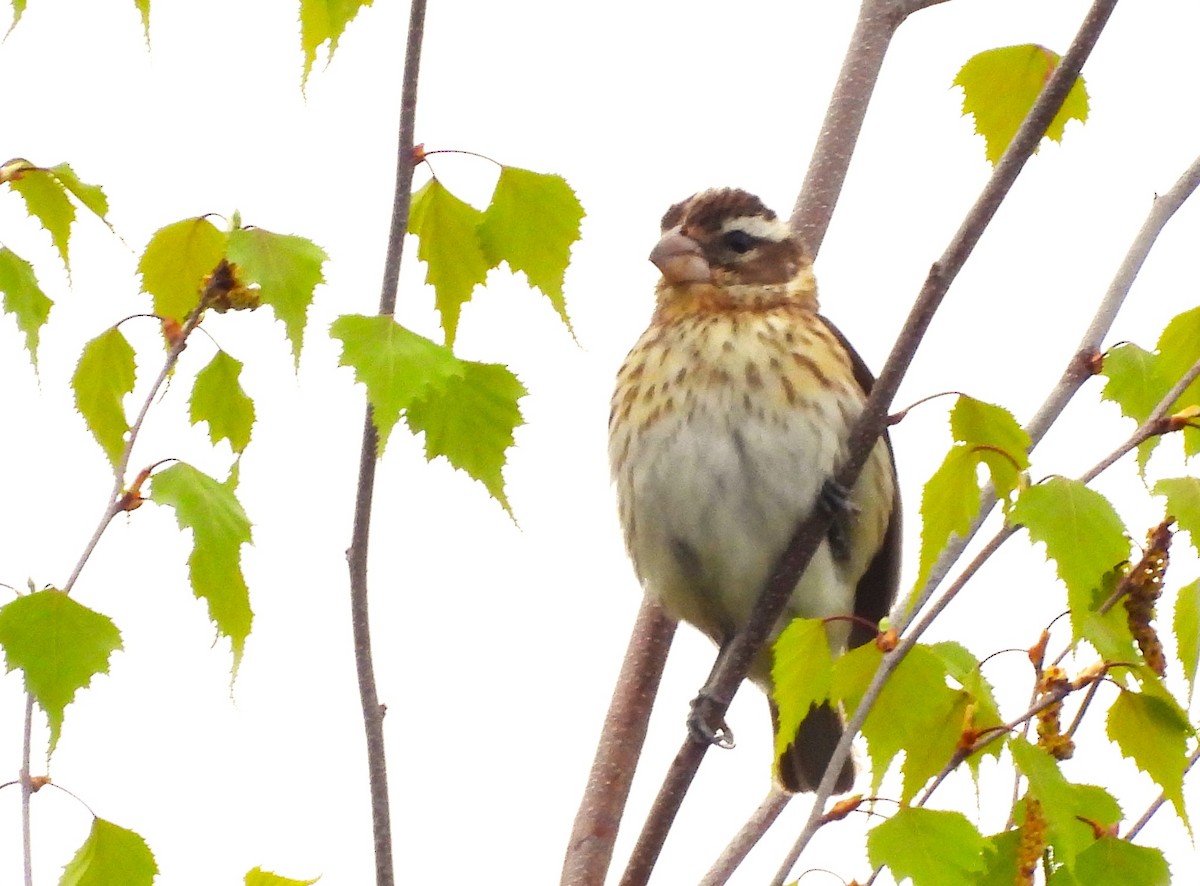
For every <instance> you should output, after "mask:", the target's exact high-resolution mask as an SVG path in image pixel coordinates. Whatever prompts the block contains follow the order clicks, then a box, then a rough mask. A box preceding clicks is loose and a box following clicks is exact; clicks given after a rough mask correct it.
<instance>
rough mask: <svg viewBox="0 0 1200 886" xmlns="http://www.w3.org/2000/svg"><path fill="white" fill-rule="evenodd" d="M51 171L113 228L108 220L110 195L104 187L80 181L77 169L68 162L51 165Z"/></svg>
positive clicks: (92, 211) (76, 196)
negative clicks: (105, 192) (107, 195)
mask: <svg viewBox="0 0 1200 886" xmlns="http://www.w3.org/2000/svg"><path fill="white" fill-rule="evenodd" d="M49 172H50V174H51V175H53V176H54V177H55V178H56V179H58V181H59V182H60V183H61V184H62V186H63V187H64V188H66V189H67V190H68V191H69V192H70V193H71V194H72V195H73V196H74V197H75V199H76V200H78V201H79V202H80V203H81V204H83V206H84V208H85V209H88V210H89V211H91V213H92V214H93V215H95V216H96V217H97V218H98V219H100V221H102V222H104V223H105V224H106V225H108V226H109V228H112V225H110V224H109V222H108V197H106V196H105V194H104V189H103V188H101V187H100V186H99V185H89V184H87V183H86V182H83V181H80V179H79V176H78V175H76V174H75V170H74V169H72V168H71V166H70V164H68V163H59V164H58V165H57V166H51V167H50V169H49Z"/></svg>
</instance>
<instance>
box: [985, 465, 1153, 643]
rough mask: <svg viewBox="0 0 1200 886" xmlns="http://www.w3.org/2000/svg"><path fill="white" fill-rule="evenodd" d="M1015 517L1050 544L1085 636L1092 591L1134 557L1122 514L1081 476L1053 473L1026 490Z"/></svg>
mask: <svg viewBox="0 0 1200 886" xmlns="http://www.w3.org/2000/svg"><path fill="white" fill-rule="evenodd" d="M1009 519H1010V521H1011V522H1012V523H1015V524H1021V525H1023V526H1024V527H1025V528H1026V529H1027V530H1029V537H1030V538H1031V539H1033V541H1035V542H1039V541H1040V542H1043V543H1044V544H1045V545H1046V554H1047V555H1048V556H1049V557H1050V558H1051V559H1052V560H1054V562H1055V565H1056V566H1057V567H1058V575H1059V578H1061V579H1062V580H1063V583H1064V584H1066V586H1067V601H1068V603H1069V605H1070V607H1071V626H1072V628H1073V630H1074V634H1075V636H1076V637H1081V636H1084V634H1083V623H1084V617H1085V615H1086V613H1087V612H1088V610H1089V609H1090V608H1091V606H1092V600H1093V596H1092V592H1093V591H1094V590H1095V589H1096V588H1098V587H1100V586H1101V584H1102V582H1103V579H1104V575H1105V573H1106V572H1108V571H1109V570H1111V569H1112V568H1113V567H1114V566H1115V565H1117V564H1118V563H1121V562H1122V561H1124V560H1126V559H1128V557H1129V541H1128V539H1127V538H1126V536H1125V527H1124V525H1123V524H1122V523H1121V518H1120V517H1118V516H1117V512H1116V511H1115V510H1113V506H1112V505H1111V504H1109V502H1108V500H1107V499H1106V498H1104V496H1102V495H1101V494H1100V493H1098V492H1095V491H1094V490H1091V489H1089V488H1088V487H1087V486H1085V485H1084V484H1083V483H1080V482H1079V481H1078V480H1069V479H1067V478H1065V477H1052V478H1051V479H1049V480H1047V481H1046V482H1045V483H1039V484H1038V485H1037V486H1031V487H1030V488H1029V489H1026V490H1025V491H1024V492H1023V493H1021V496H1020V497H1019V498H1018V499H1017V500H1016V502H1015V503H1014V504H1013V507H1012V511H1011V513H1010V514H1009Z"/></svg>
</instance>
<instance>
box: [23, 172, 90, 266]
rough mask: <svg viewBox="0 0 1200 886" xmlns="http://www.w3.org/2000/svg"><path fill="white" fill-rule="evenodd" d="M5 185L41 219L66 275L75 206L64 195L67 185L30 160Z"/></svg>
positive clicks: (30, 212)
mask: <svg viewBox="0 0 1200 886" xmlns="http://www.w3.org/2000/svg"><path fill="white" fill-rule="evenodd" d="M10 168H11V165H10ZM8 185H9V187H11V188H12V189H13V190H14V191H16V192H17V193H18V194H20V195H21V197H22V199H24V201H25V208H26V209H27V210H29V214H30V215H32V216H33V217H34V218H36V219H37V220H38V221H39V222H41V223H42V227H43V228H45V229H46V231H47V232H48V233H49V234H50V239H51V240H52V241H54V248H55V249H57V250H58V254H59V255H60V256H61V257H62V260H63V265H64V267H66V269H67V274H68V275H69V274H70V273H71V259H70V256H69V254H68V247H69V245H70V240H71V223H72V222H74V221H75V207H74V206H73V205H72V204H71V200H70V198H68V197H67V189H66V188H64V187H63V185H62V182H60V181H59V180H58V179H57V178H55V177H54V174H53V173H52V172H51V171H50V170H49V169H39V168H38V167H36V166H33V165H32V164H30V165H28V166H26V167H25V168H23V169H22V170H21V171H20V173H19V174H17V175H12V176H11V177H9V178H8Z"/></svg>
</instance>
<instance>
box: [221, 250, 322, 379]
mask: <svg viewBox="0 0 1200 886" xmlns="http://www.w3.org/2000/svg"><path fill="white" fill-rule="evenodd" d="M328 259H329V256H328V255H326V254H325V250H323V249H322V248H321V247H320V246H318V245H317V244H315V243H313V242H312V241H311V240H306V239H305V238H303V237H296V236H294V235H291V234H273V233H271V232H270V231H265V230H263V229H262V228H236V229H235V230H233V231H231V232H230V233H229V260H230V261H231V262H233V263H234V264H236V265H237V266H238V270H239V272H240V275H241V277H242V280H243V282H245V283H251V284H256V285H257V286H258V287H259V295H260V297H261V298H262V301H263V304H267V305H270V306H271V309H272V310H273V311H274V312H275V316H276V317H278V318H279V319H280V320H282V321H283V325H284V327H285V328H286V330H287V336H288V339H289V340H290V341H291V343H292V357H293V359H294V360H295V362H296V365H297V366H299V365H300V348H301V346H302V345H303V343H304V326H305V323H306V321H307V318H308V307H309V305H311V304H312V300H313V293H314V291H315V290H316V288H317V284H319V283H324V282H325V276H324V274H323V273H322V271H321V267H322V265H324V263H325V262H326V261H327V260H328Z"/></svg>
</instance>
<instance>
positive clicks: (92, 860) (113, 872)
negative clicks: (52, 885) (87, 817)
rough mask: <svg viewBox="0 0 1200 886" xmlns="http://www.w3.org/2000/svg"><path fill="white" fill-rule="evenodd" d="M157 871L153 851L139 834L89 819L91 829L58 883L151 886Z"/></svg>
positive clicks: (110, 823)
mask: <svg viewBox="0 0 1200 886" xmlns="http://www.w3.org/2000/svg"><path fill="white" fill-rule="evenodd" d="M157 874H158V864H157V863H156V862H155V861H154V854H153V853H152V852H151V851H150V847H149V846H147V845H146V841H145V840H143V839H142V837H141V835H140V834H135V833H134V832H133V831H130V830H126V829H125V828H123V827H120V826H118V825H115V824H113V823H112V822H111V821H105V820H104V819H103V818H94V819H92V830H91V833H89V834H88V837H87V839H86V840H84V841H83V845H82V846H80V847H79V850H78V851H77V852H76V853H75V857H74V858H72V859H71V860H70V861H69V862H67V865H66V867H65V868H63V875H62V879H61V880H59V881H58V884H59V886H112V884H115V883H120V884H121V886H150V884H151V883H153V882H154V877H155V876H156V875H157Z"/></svg>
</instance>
